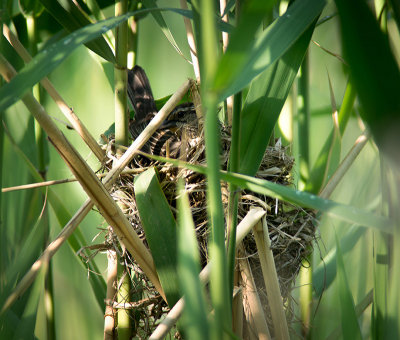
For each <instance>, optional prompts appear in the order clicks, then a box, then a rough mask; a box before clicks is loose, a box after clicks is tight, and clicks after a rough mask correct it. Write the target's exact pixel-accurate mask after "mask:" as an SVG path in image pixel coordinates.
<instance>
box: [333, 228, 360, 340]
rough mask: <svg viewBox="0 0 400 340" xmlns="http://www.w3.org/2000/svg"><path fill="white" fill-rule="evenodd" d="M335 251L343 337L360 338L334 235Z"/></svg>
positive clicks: (337, 242)
mask: <svg viewBox="0 0 400 340" xmlns="http://www.w3.org/2000/svg"><path fill="white" fill-rule="evenodd" d="M336 249H337V250H336V252H337V261H336V265H337V273H338V282H337V283H338V286H337V289H338V291H339V294H338V295H339V300H340V311H341V320H342V334H343V337H344V339H358V340H361V339H362V335H361V330H360V326H359V325H358V320H357V314H356V311H355V305H354V301H353V297H352V295H351V291H350V287H349V284H348V280H347V275H346V272H345V267H344V261H343V257H342V252H341V250H340V243H339V240H338V237H337V235H336Z"/></svg>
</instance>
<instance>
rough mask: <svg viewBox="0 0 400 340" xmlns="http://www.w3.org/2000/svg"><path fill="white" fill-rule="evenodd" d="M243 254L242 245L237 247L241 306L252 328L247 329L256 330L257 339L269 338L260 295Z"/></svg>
mask: <svg viewBox="0 0 400 340" xmlns="http://www.w3.org/2000/svg"><path fill="white" fill-rule="evenodd" d="M244 255H245V252H244V249H243V247H239V256H241V257H242V258H241V259H239V261H238V262H239V268H240V272H241V275H242V281H243V301H244V303H243V308H244V311H245V313H244V314H245V315H246V319H247V323H248V324H250V325H251V324H253V325H254V329H251V330H250V329H249V328H248V331H249V332H250V334H251V332H256V338H257V339H264V340H269V339H271V335H270V334H269V330H268V325H267V321H266V318H265V315H264V310H263V307H262V305H261V301H260V297H259V296H258V293H257V292H258V290H257V287H256V284H255V282H254V278H253V274H252V272H251V268H250V264H249V261H248V260H247V258H246V257H243V256H244Z"/></svg>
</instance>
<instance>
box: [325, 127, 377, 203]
mask: <svg viewBox="0 0 400 340" xmlns="http://www.w3.org/2000/svg"><path fill="white" fill-rule="evenodd" d="M369 137H370V133H369V131H367V130H366V131H364V132H363V134H362V135H361V136H359V137H358V138H357V140H356V141H355V143H354V145H353V147H352V148H351V149H350V151H349V152H348V154H347V155H346V157H345V158H344V159H343V161H342V162H341V163H340V164H339V166H338V168H337V169H336V171H335V172H334V174H333V175H332V176H331V178H330V179H329V181H328V183H326V185H325V187H324V188H323V189H322V190H321V192H320V193H319V196H320V197H322V198H329V197H330V196H331V194H332V192H333V190H335V188H336V187H337V185H338V184H339V182H340V181H341V180H342V178H343V177H344V175H345V173H346V172H347V170H349V168H350V167H351V165H352V164H353V163H354V161H355V159H356V158H357V156H358V155H359V154H360V152H361V150H362V149H363V148H364V146H365V144H367V142H368V139H369Z"/></svg>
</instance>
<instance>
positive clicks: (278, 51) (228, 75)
mask: <svg viewBox="0 0 400 340" xmlns="http://www.w3.org/2000/svg"><path fill="white" fill-rule="evenodd" d="M324 6H325V1H322V0H304V1H297V2H294V3H293V5H291V6H289V8H288V10H287V12H286V13H285V14H284V15H282V16H281V17H279V18H278V19H277V20H275V21H274V22H273V23H272V24H271V25H270V26H269V27H268V28H267V29H266V30H265V31H264V32H263V33H262V34H261V35H260V36H259V37H258V38H257V39H256V40H252V44H251V45H250V46H249V47H248V48H246V49H242V48H241V47H240V48H239V50H238V49H233V48H232V51H231V50H230V46H228V49H227V52H226V54H225V55H224V57H223V58H221V60H220V62H219V66H218V68H217V69H218V71H217V74H216V76H215V81H214V85H213V89H214V90H215V91H216V93H218V99H219V100H223V99H224V98H226V97H229V96H230V95H232V94H234V93H236V92H238V91H239V90H241V89H243V88H244V87H245V86H247V84H248V83H249V82H250V81H252V80H253V79H254V78H255V77H256V76H257V75H259V74H260V73H262V72H263V71H264V70H265V69H266V68H267V67H269V66H271V65H272V64H273V63H274V62H275V61H277V60H278V59H279V58H280V57H281V56H282V55H283V54H284V53H285V52H286V51H287V50H288V49H289V48H290V47H291V46H292V45H293V44H294V43H295V42H296V41H297V39H298V38H299V37H300V36H301V35H302V34H303V33H304V32H305V31H306V30H307V28H308V27H309V26H310V25H311V24H312V23H313V22H314V21H315V19H316V18H317V17H318V16H319V15H320V13H321V11H322V9H323V8H324ZM249 20H250V19H249ZM248 24H250V23H248ZM236 47H237V46H236ZM231 54H233V55H238V57H235V58H233V57H231ZM241 54H245V55H246V57H243V56H240V57H239V55H241Z"/></svg>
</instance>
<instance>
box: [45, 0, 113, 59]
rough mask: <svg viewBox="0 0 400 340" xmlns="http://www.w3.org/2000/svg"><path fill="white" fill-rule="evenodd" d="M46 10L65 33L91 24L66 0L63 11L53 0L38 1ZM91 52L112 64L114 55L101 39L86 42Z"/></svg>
mask: <svg viewBox="0 0 400 340" xmlns="http://www.w3.org/2000/svg"><path fill="white" fill-rule="evenodd" d="M40 2H41V3H42V4H43V6H44V7H45V8H46V10H47V11H48V12H49V13H50V14H51V15H52V16H53V17H54V19H56V20H57V21H58V22H59V23H60V24H61V26H63V27H64V28H65V29H66V30H67V32H74V31H76V30H78V29H80V28H82V27H84V26H87V25H90V24H91V23H92V22H91V21H90V20H89V18H88V17H87V16H86V15H85V14H84V12H82V11H80V10H79V8H77V6H76V4H75V3H74V2H73V1H71V0H67V8H68V10H67V9H65V8H64V7H63V6H62V5H61V4H60V2H59V1H55V0H40ZM86 45H87V47H89V48H90V49H91V50H92V51H93V52H95V53H97V54H98V55H99V56H101V57H103V58H104V59H106V60H108V61H110V62H114V61H115V58H114V53H113V51H112V50H111V48H110V46H109V45H108V44H107V42H106V40H105V39H104V38H103V37H99V38H96V39H94V40H93V41H90V42H89V40H88V42H87V43H86Z"/></svg>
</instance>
